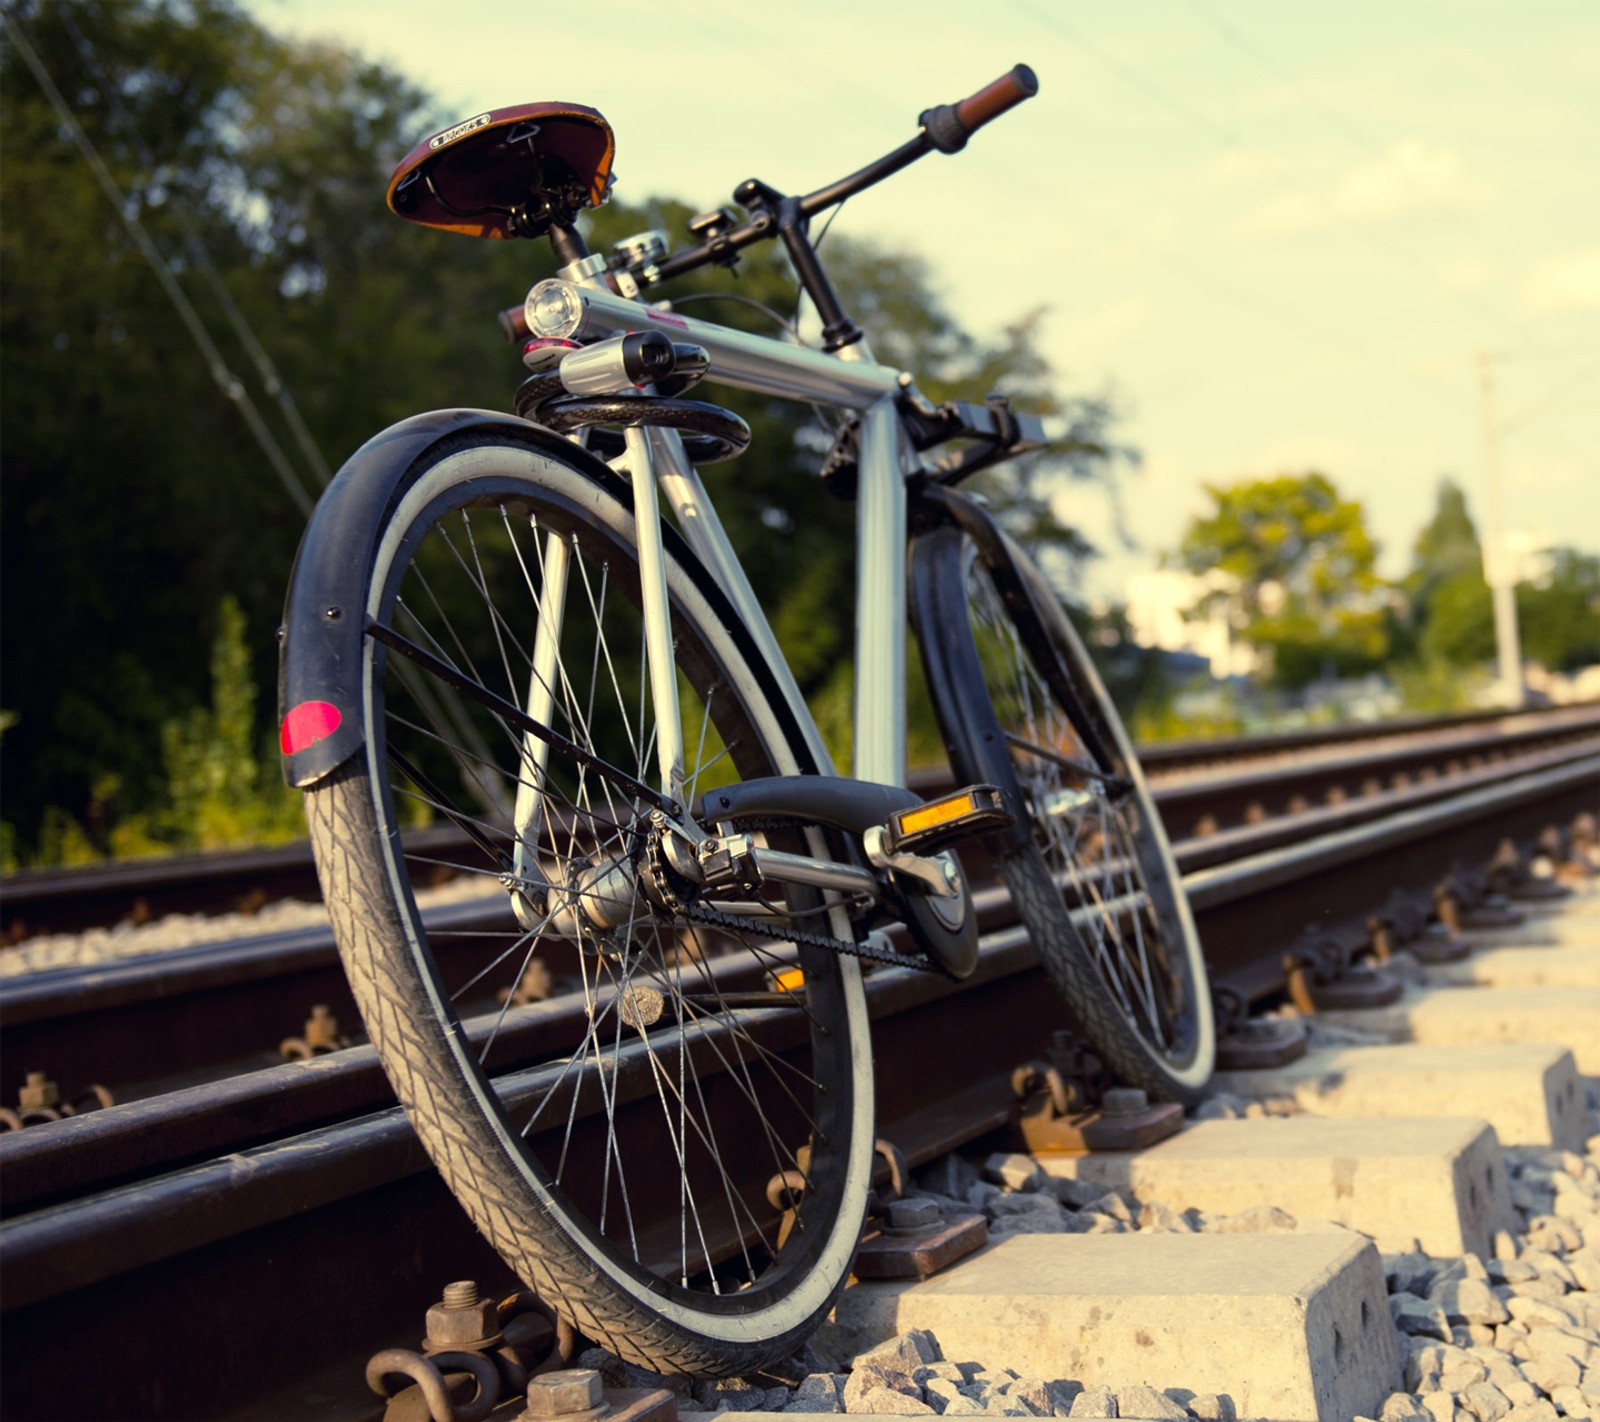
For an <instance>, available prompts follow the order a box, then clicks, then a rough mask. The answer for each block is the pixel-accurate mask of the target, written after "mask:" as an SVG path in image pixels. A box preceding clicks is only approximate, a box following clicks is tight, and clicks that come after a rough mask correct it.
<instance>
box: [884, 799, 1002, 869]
mask: <svg viewBox="0 0 1600 1422" xmlns="http://www.w3.org/2000/svg"><path fill="white" fill-rule="evenodd" d="M1010 823H1011V815H1010V814H1009V813H1008V812H1007V810H1006V808H1005V806H1004V804H1002V802H1001V799H1000V791H999V789H998V788H997V787H995V786H993V785H969V786H967V787H966V789H964V790H957V791H956V792H955V793H954V794H953V795H943V796H941V797H940V798H939V799H937V800H930V801H929V802H928V803H927V804H926V805H913V806H912V807H911V808H910V809H909V810H901V811H900V812H899V813H897V814H893V815H890V816H889V823H888V826H887V828H888V831H889V834H888V838H889V840H890V848H891V852H893V853H899V852H901V851H907V852H909V853H913V854H928V853H931V852H933V851H934V850H937V849H943V848H944V847H945V846H946V845H950V844H954V843H955V842H956V841H957V840H961V839H965V838H967V837H968V836H969V835H974V834H982V833H984V832H985V831H986V830H993V829H1003V828H1005V827H1006V826H1007V825H1009V824H1010Z"/></svg>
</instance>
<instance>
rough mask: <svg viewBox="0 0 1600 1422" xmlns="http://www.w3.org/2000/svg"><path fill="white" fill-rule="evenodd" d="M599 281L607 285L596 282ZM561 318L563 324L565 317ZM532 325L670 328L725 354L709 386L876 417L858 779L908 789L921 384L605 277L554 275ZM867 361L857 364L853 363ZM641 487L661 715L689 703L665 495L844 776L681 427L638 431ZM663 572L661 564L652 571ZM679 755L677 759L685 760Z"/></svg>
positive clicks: (867, 480)
mask: <svg viewBox="0 0 1600 1422" xmlns="http://www.w3.org/2000/svg"><path fill="white" fill-rule="evenodd" d="M590 283H595V284H594V285H591V284H590ZM552 312H554V313H555V315H556V317H557V318H558V319H556V320H552V315H551V313H552ZM527 313H528V317H529V326H530V328H531V329H532V330H533V331H534V333H535V334H536V335H539V336H559V337H563V338H566V339H572V340H584V341H587V340H597V339H601V338H603V337H606V336H610V335H613V334H615V333H617V332H619V331H642V330H656V331H660V332H661V333H662V334H663V335H666V336H668V337H670V338H672V339H674V340H678V341H688V342H692V343H693V344H695V345H698V346H703V347H705V349H706V351H707V352H708V354H709V355H710V358H711V366H710V370H709V372H708V374H707V376H706V379H707V380H709V381H712V382H716V383H721V384H724V385H731V386H734V387H736V388H739V389H744V390H752V391H756V392H758V393H760V394H765V395H775V396H779V397H782V398H785V399H790V400H796V401H807V402H815V403H819V404H827V405H835V406H840V407H843V408H845V409H850V410H856V411H859V412H861V413H862V415H863V419H862V428H861V439H860V456H859V463H860V483H859V489H858V494H857V499H858V503H859V516H858V519H857V524H856V660H855V675H856V681H855V707H854V744H855V750H854V763H853V766H852V770H853V773H854V774H855V775H856V776H857V777H858V778H860V779H863V780H872V781H876V782H878V783H880V784H885V785H902V784H904V783H905V774H906V720H905V555H906V492H905V481H906V476H907V474H908V473H909V472H910V470H911V468H912V456H911V450H910V448H909V446H908V445H907V443H906V441H905V438H904V435H903V432H902V430H901V426H900V420H899V416H898V412H897V410H896V407H895V397H896V396H897V395H900V394H901V393H903V392H904V391H905V390H907V389H908V388H909V387H910V384H911V381H910V377H909V376H906V375H904V374H902V373H901V372H900V371H897V370H894V369H892V368H890V367H888V366H883V365H877V364H875V363H873V362H872V360H871V359H870V356H868V354H867V352H865V351H863V350H861V349H860V347H859V346H855V347H846V348H845V353H843V354H842V355H841V356H831V355H826V354H824V353H823V352H821V351H814V350H811V349H809V348H807V347H804V346H798V345H791V344H789V343H786V342H783V341H777V340H770V339H767V338H764V337H761V336H752V335H748V334H746V333H744V332H742V331H730V330H728V329H726V328H724V327H722V326H717V325H713V324H711V323H710V322H705V321H695V320H691V319H689V318H687V317H683V316H679V315H677V314H676V313H675V312H672V311H669V310H665V309H661V308H657V307H650V306H643V305H641V304H639V303H637V302H633V301H628V300H626V299H624V298H623V297H620V296H616V295H614V294H613V293H612V292H611V291H610V290H609V289H608V288H606V287H604V285H603V279H602V278H601V277H600V276H599V274H598V273H593V274H585V275H584V277H583V278H582V284H579V283H577V282H570V281H563V280H559V279H552V280H550V281H544V282H540V283H539V285H538V286H536V287H534V289H533V290H532V291H531V292H530V293H529V294H528V302H527ZM852 357H853V358H852ZM624 459H625V460H626V462H627V466H628V470H629V473H630V476H631V477H632V481H633V491H634V513H635V519H636V521H637V523H638V525H639V530H640V536H639V554H640V563H641V572H642V575H643V583H644V590H645V596H644V602H645V608H644V614H645V620H646V627H647V629H648V628H650V627H651V626H654V627H655V628H656V631H655V634H654V635H651V634H650V633H649V632H648V631H647V645H648V648H649V656H650V661H651V676H652V679H653V680H655V679H657V668H656V659H657V656H658V652H657V647H658V645H659V647H660V648H661V651H660V653H659V655H660V656H661V658H662V660H663V662H665V663H666V664H667V669H666V670H665V672H664V676H665V677H666V678H668V679H669V680H667V681H665V682H664V683H663V684H662V685H658V686H657V688H656V690H657V706H658V715H660V714H661V709H660V708H661V707H662V706H663V704H665V705H668V706H675V705H676V702H675V699H674V696H673V695H671V694H669V695H667V696H666V697H665V701H664V702H663V699H662V697H661V692H662V690H664V689H665V688H667V687H674V688H675V683H674V682H672V681H670V678H671V677H672V675H673V674H672V672H671V670H670V661H671V639H670V630H669V619H668V613H667V607H666V599H665V585H664V577H663V573H662V569H661V554H660V547H659V542H658V541H656V540H652V539H651V538H650V537H649V536H648V535H647V534H646V532H645V530H646V528H650V529H653V528H654V527H655V521H656V518H657V516H658V514H657V509H658V504H657V497H656V493H657V488H658V487H659V490H660V493H661V497H662V499H663V500H664V501H665V503H666V506H667V507H668V508H669V509H670V510H671V511H672V515H673V517H674V519H675V520H676V521H677V524H678V527H679V528H680V529H681V530H682V532H683V535H684V537H685V539H686V540H687V541H688V543H689V546H690V547H691V548H692V549H693V550H694V552H695V554H696V556H697V557H698V558H699V559H700V560H701V562H702V563H704V564H705V566H706V567H707V568H708V569H709V570H710V571H711V573H712V575H713V576H714V577H715V578H716V579H717V581H718V583H719V584H720V585H721V586H722V588H723V591H724V592H726V594H727V595H728V597H729V598H730V599H731V601H732V602H733V605H734V607H735V608H737V609H738V611H739V613H740V615H741V617H742V618H743V619H744V621H745V623H746V625H747V626H748V627H749V629H750V631H751V633H752V634H753V635H754V637H755V639H756V642H757V645H758V647H759V649H760V650H761V652H762V654H763V655H764V656H765V658H766V660H767V662H768V664H769V665H770V666H771V667H772V669H773V671H774V672H775V673H776V675H777V677H778V680H779V683H780V686H781V688H782V690H783V693H784V695H785V697H786V698H787V700H788V701H789V704H790V705H791V707H792V708H793V710H794V713H795V716H796V718H797V720H798V722H799V724H800V725H801V726H802V727H803V728H804V730H805V734H806V737H807V741H808V744H809V746H810V749H811V751H812V753H813V755H814V756H815V757H816V759H817V763H818V764H819V765H820V766H821V767H822V768H823V770H824V771H825V772H827V773H832V768H833V767H832V760H831V758H830V757H829V755H828V751H827V747H826V746H825V745H824V744H823V742H822V736H821V733H820V732H819V731H818V730H817V727H816V724H815V722H814V721H813V720H812V718H811V714H810V711H809V710H808V709H807V707H806V704H805V700H804V698H803V697H802V696H801V695H800V688H799V687H798V686H797V685H796V684H795V681H794V678H793V676H792V675H791V674H790V672H789V669H788V662H787V659H786V658H785V657H784V655H783V651H782V649H781V648H780V647H779V645H778V641H777V638H776V637H775V636H774V635H773V632H772V628H771V625H770V624H769V623H768V621H767V618H766V615H765V613H764V612H763V611H762V608H761V605H760V603H758V602H757V601H756V597H755V593H754V591H753V590H752V588H751V587H750V582H749V579H748V578H747V577H746V576H745V572H744V569H743V568H742V567H741V566H740V564H739V560H738V558H737V556H736V555H735V553H734V551H733V547H732V545H731V544H730V543H729V541H728V536H727V533H726V532H725V531H724V530H723V527H722V522H721V520H720V519H719V518H718V517H717V513H716V509H715V508H714V507H713V506H712V504H711V501H710V498H709V497H708V496H707V494H706V490H705V486H704V484H703V483H702V482H701V480H700V476H699V475H698V473H696V471H695V468H694V466H693V465H692V464H691V463H690V462H689V460H688V459H687V458H686V457H685V455H684V452H683V441H682V440H681V439H680V438H679V436H678V435H677V433H676V432H675V431H671V430H661V429H655V430H651V431H650V432H649V433H648V435H647V436H644V437H642V438H638V437H635V436H634V435H633V434H630V436H629V439H628V448H627V453H626V454H625V456H624ZM652 564H653V566H652ZM668 734H669V730H668V728H666V727H662V728H661V744H660V745H658V748H657V750H658V762H659V765H660V773H661V784H662V789H663V791H664V792H666V793H667V794H675V791H676V790H677V789H678V788H680V785H678V784H675V783H674V777H675V776H676V778H677V780H678V781H679V782H680V784H681V776H682V756H681V745H680V746H678V747H675V748H672V749H670V750H669V746H668V744H667V739H668ZM674 756H675V757H676V758H675V759H674V758H673V757H674Z"/></svg>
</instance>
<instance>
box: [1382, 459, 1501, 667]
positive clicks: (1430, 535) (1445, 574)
mask: <svg viewBox="0 0 1600 1422" xmlns="http://www.w3.org/2000/svg"><path fill="white" fill-rule="evenodd" d="M1402 586H1403V588H1404V591H1405V593H1406V596H1407V599H1408V601H1409V603H1410V624H1411V634H1412V635H1411V642H1412V645H1413V646H1414V648H1415V651H1416V654H1417V656H1418V657H1419V658H1420V659H1421V661H1422V663H1423V664H1424V665H1429V664H1432V663H1435V662H1444V663H1449V664H1452V665H1456V666H1468V665H1473V664H1475V663H1477V662H1480V661H1484V660H1487V659H1488V658H1491V657H1493V656H1494V608H1493V605H1492V603H1491V600H1490V595H1489V586H1488V584H1487V583H1485V582H1484V580H1483V549H1482V546H1481V545H1480V544H1479V542H1478V531H1477V528H1476V527H1475V526H1474V524H1473V522H1472V516H1471V514H1469V513H1468V512H1467V499H1466V495H1465V494H1464V493H1463V492H1462V490H1461V486H1460V485H1459V484H1457V483H1456V482H1455V481H1454V480H1452V479H1441V480H1440V481H1439V491H1438V497H1437V501H1436V503H1435V505H1434V513H1433V517H1432V518H1431V519H1430V520H1429V521H1428V523H1427V525H1426V526H1425V527H1424V528H1423V530H1422V532H1421V533H1419V534H1418V535H1417V541H1416V543H1415V544H1414V545H1413V549H1412V566H1411V571H1410V573H1409V574H1407V576H1406V579H1405V581H1404V583H1403V584H1402Z"/></svg>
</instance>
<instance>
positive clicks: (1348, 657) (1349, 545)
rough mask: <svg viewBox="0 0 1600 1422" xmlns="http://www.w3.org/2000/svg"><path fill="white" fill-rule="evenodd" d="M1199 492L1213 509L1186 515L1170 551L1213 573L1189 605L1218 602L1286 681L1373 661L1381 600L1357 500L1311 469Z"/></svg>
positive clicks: (1384, 618) (1380, 635) (1378, 650)
mask: <svg viewBox="0 0 1600 1422" xmlns="http://www.w3.org/2000/svg"><path fill="white" fill-rule="evenodd" d="M1205 489H1206V493H1207V494H1208V495H1210V497H1211V499H1212V502H1213V505H1214V507H1213V509H1212V511H1211V512H1210V513H1209V514H1205V515H1202V516H1200V517H1197V518H1194V519H1192V520H1190V523H1189V527H1188V529H1187V531H1186V532H1185V533H1184V537H1183V542H1182V545H1181V547H1180V549H1179V558H1180V560H1181V562H1182V564H1183V566H1184V567H1186V568H1188V569H1189V570H1190V571H1191V572H1193V573H1196V574H1220V575H1221V577H1220V578H1217V577H1213V579H1212V581H1213V582H1214V583H1215V584H1216V586H1215V587H1213V589H1212V590H1211V591H1209V592H1207V593H1206V594H1205V595H1203V596H1202V597H1201V598H1200V600H1199V601H1198V603H1197V604H1196V608H1195V610H1196V611H1197V612H1198V611H1202V610H1204V611H1207V612H1209V611H1211V610H1213V609H1214V608H1217V607H1218V606H1221V607H1222V608H1223V609H1224V610H1225V611H1226V613H1227V615H1228V617H1229V620H1230V622H1231V623H1232V624H1233V626H1234V627H1235V628H1236V629H1237V632H1238V635H1239V636H1240V637H1241V638H1242V639H1243V640H1244V641H1246V642H1248V643H1250V644H1252V645H1253V646H1255V647H1256V648H1257V649H1258V650H1259V651H1260V652H1261V653H1262V655H1263V657H1264V659H1265V663H1266V667H1267V671H1268V675H1269V677H1270V679H1271V680H1272V681H1273V682H1274V683H1275V684H1276V685H1278V686H1282V687H1285V688H1291V689H1292V688H1298V687H1302V686H1305V685H1307V684H1308V683H1309V682H1311V681H1314V680H1316V679H1317V678H1318V677H1320V676H1326V675H1352V674H1356V673H1360V672H1363V671H1367V670H1370V669H1372V668H1374V667H1376V666H1378V665H1380V664H1381V663H1382V661H1383V658H1384V656H1385V654H1386V652H1387V650H1388V646H1389V640H1390V631H1389V616H1388V608H1387V600H1386V597H1385V593H1384V586H1383V583H1382V580H1381V579H1380V578H1379V577H1378V574H1377V571H1376V566H1375V565H1376V561H1377V553H1378V547H1377V544H1376V543H1374V542H1373V540H1372V538H1371V536H1370V535H1369V534H1368V532H1367V527H1366V515H1365V513H1364V511H1363V510H1362V507H1361V504H1360V503H1359V502H1358V501H1356V500H1353V499H1343V498H1341V497H1340V496H1339V492H1338V490H1337V489H1336V488H1335V487H1334V485H1333V483H1332V481H1331V480H1329V479H1328V478H1327V476H1326V475H1323V474H1318V473H1307V474H1301V475H1291V474H1282V475H1279V476H1277V477H1276V478H1272V479H1257V480H1251V481H1248V482H1244V483H1239V484H1234V485H1231V486H1227V487H1222V486H1218V485H1210V484H1208V485H1206V486H1205Z"/></svg>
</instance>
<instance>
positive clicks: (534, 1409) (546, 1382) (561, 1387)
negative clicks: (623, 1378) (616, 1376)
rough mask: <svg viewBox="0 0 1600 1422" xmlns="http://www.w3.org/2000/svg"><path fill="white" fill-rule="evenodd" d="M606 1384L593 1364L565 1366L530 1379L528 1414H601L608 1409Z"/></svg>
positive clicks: (555, 1415) (539, 1415)
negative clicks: (585, 1366) (589, 1365)
mask: <svg viewBox="0 0 1600 1422" xmlns="http://www.w3.org/2000/svg"><path fill="white" fill-rule="evenodd" d="M605 1405H606V1398H605V1385H604V1384H603V1383H602V1381H601V1379H600V1374H599V1373H597V1372H596V1371H595V1370H594V1369H593V1368H561V1369H559V1370H558V1371H556V1372H553V1373H541V1374H540V1375H539V1376H538V1377H536V1378H533V1379H532V1380H531V1381H530V1382H529V1383H528V1410H527V1412H526V1413H525V1414H524V1415H525V1416H528V1417H571V1416H573V1415H574V1414H578V1413H593V1414H595V1415H596V1416H598V1415H599V1414H600V1413H601V1412H603V1411H604V1410H605Z"/></svg>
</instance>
